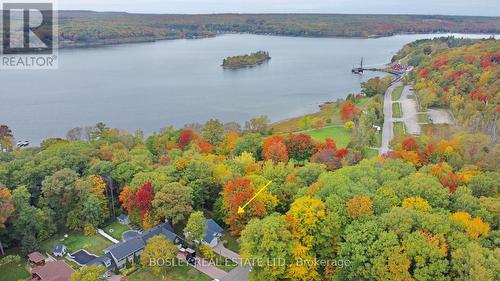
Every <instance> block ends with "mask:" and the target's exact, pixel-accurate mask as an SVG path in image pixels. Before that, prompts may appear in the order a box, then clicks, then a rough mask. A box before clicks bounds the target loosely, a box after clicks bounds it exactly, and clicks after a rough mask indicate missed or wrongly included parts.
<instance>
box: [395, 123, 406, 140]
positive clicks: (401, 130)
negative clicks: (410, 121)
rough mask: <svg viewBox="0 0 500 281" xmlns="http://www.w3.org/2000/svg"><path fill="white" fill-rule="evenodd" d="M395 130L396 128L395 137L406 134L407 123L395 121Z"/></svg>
mask: <svg viewBox="0 0 500 281" xmlns="http://www.w3.org/2000/svg"><path fill="white" fill-rule="evenodd" d="M393 130H394V137H399V136H404V135H405V125H404V124H403V122H395V123H394V129H393Z"/></svg>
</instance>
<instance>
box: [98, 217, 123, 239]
mask: <svg viewBox="0 0 500 281" xmlns="http://www.w3.org/2000/svg"><path fill="white" fill-rule="evenodd" d="M111 229H112V231H111ZM102 230H104V231H106V233H107V234H109V235H111V236H112V237H113V238H115V239H117V240H122V233H123V232H125V231H127V230H130V227H129V226H128V225H124V224H121V223H119V222H117V221H115V222H114V223H112V224H110V225H107V226H105V227H103V229H102Z"/></svg>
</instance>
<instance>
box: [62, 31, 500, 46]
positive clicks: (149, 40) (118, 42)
mask: <svg viewBox="0 0 500 281" xmlns="http://www.w3.org/2000/svg"><path fill="white" fill-rule="evenodd" d="M425 34H431V35H443V36H446V35H450V34H462V35H485V36H487V35H490V36H491V35H494V36H500V33H493V34H492V33H481V32H472V33H469V32H398V33H394V34H390V35H370V36H306V35H297V36H294V35H286V34H279V33H250V32H220V33H215V34H213V35H208V36H198V37H174V38H169V37H164V38H161V37H160V38H144V37H139V38H132V39H126V40H125V39H124V40H122V39H107V40H108V42H106V40H103V41H96V42H91V43H75V44H60V46H59V47H58V48H57V49H58V50H70V49H86V48H100V47H106V46H119V45H129V44H141V43H155V42H161V41H173V40H201V39H209V38H216V37H219V36H224V35H258V36H274V37H290V38H313V39H367V40H368V39H378V38H388V37H394V36H404V35H425ZM115 40H116V42H115ZM127 40H130V41H127ZM110 41H113V42H110Z"/></svg>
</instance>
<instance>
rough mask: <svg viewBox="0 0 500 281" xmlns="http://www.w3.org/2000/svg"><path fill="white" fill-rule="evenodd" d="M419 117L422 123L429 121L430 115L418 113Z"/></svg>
mask: <svg viewBox="0 0 500 281" xmlns="http://www.w3.org/2000/svg"><path fill="white" fill-rule="evenodd" d="M417 117H418V122H420V123H427V122H429V116H428V115H427V113H420V114H417Z"/></svg>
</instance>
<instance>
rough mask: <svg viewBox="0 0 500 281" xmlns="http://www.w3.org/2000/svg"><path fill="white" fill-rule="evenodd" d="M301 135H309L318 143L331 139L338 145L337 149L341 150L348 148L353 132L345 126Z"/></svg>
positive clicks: (316, 130) (305, 132)
mask: <svg viewBox="0 0 500 281" xmlns="http://www.w3.org/2000/svg"><path fill="white" fill-rule="evenodd" d="M301 133H304V134H308V135H310V136H311V138H313V139H314V140H317V141H324V140H325V139H326V138H331V139H333V140H334V141H335V142H336V143H337V147H339V148H344V147H346V146H347V144H348V143H349V141H350V140H351V132H350V131H349V130H347V129H346V128H344V127H343V126H338V127H329V128H323V129H315V130H311V131H304V132H301Z"/></svg>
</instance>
